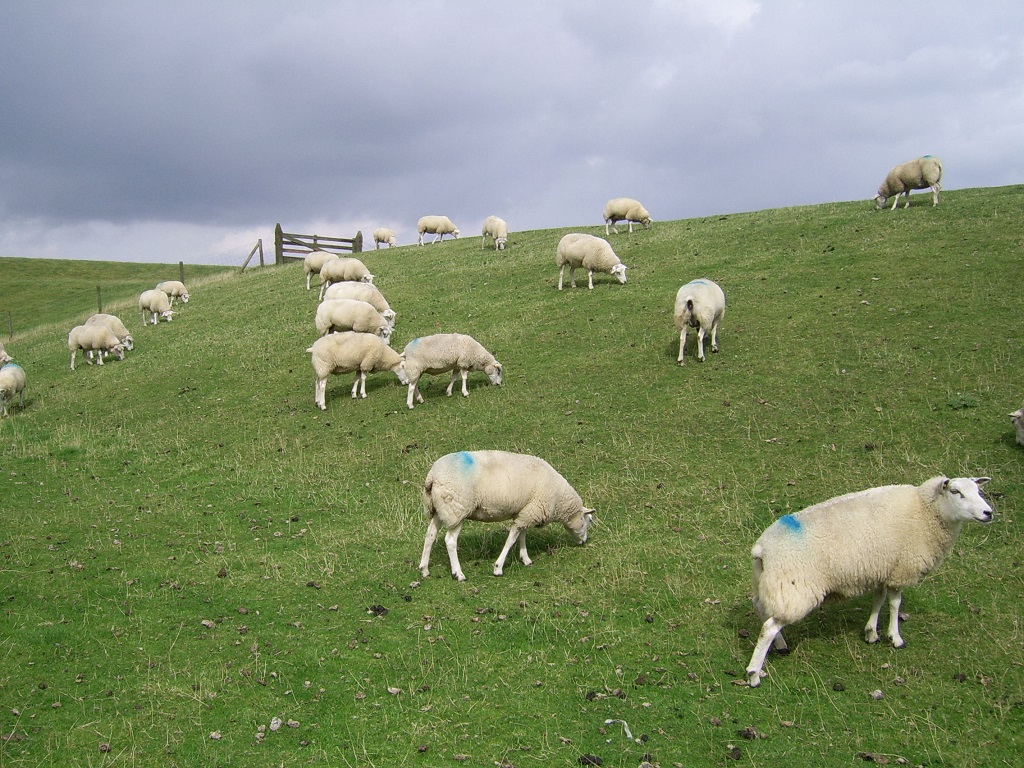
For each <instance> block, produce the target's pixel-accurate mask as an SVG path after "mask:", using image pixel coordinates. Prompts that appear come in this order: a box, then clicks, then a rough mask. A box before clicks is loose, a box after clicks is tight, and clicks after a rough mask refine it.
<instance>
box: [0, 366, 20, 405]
mask: <svg viewBox="0 0 1024 768" xmlns="http://www.w3.org/2000/svg"><path fill="white" fill-rule="evenodd" d="M19 393H20V394H21V407H22V409H24V408H25V369H24V368H22V367H21V366H20V365H18V364H17V363H10V362H9V363H6V364H4V365H3V366H0V410H2V411H3V415H4V418H7V404H8V403H10V402H13V401H14V396H15V395H17V394H19Z"/></svg>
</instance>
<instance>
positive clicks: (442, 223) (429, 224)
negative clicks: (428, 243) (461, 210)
mask: <svg viewBox="0 0 1024 768" xmlns="http://www.w3.org/2000/svg"><path fill="white" fill-rule="evenodd" d="M416 231H417V232H419V234H420V236H419V240H417V241H416V244H417V245H423V235H424V234H431V235H434V234H436V235H437V237H435V238H434V240H433V242H435V243H436V242H437V241H438V240H443V239H444V236H445V235H451V236H452V237H454V238H455V239H456V240H458V239H459V228H458V227H456V226H455V225H454V224H452V220H451V219H449V218H448V217H447V216H424V217H422V218H421V219H420V220H419V221H418V222H416Z"/></svg>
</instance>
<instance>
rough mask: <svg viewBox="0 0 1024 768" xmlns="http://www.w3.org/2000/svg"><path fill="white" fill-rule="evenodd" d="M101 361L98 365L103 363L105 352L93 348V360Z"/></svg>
mask: <svg viewBox="0 0 1024 768" xmlns="http://www.w3.org/2000/svg"><path fill="white" fill-rule="evenodd" d="M97 360H98V361H99V362H97V363H96V365H103V353H102V352H99V351H98V350H93V362H96V361H97Z"/></svg>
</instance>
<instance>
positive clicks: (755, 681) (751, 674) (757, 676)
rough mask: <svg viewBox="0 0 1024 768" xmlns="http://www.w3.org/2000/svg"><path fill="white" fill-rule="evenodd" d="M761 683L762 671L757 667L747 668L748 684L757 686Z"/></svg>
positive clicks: (753, 686) (752, 686)
mask: <svg viewBox="0 0 1024 768" xmlns="http://www.w3.org/2000/svg"><path fill="white" fill-rule="evenodd" d="M760 684H761V673H760V672H759V671H758V670H756V669H748V670H747V685H749V686H750V687H751V688H757V686H759V685H760Z"/></svg>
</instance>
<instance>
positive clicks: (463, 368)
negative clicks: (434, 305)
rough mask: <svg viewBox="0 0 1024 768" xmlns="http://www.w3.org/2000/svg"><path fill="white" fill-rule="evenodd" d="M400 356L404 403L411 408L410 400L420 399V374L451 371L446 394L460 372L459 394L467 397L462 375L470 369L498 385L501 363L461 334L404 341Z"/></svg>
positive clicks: (448, 393)
mask: <svg viewBox="0 0 1024 768" xmlns="http://www.w3.org/2000/svg"><path fill="white" fill-rule="evenodd" d="M402 355H403V357H405V373H406V376H408V377H409V394H408V396H407V397H406V401H405V404H406V406H407V407H408V408H410V409H411V408H412V407H413V399H415V400H416V401H417V402H420V403H422V402H423V396H422V395H421V394H420V390H419V387H418V384H419V381H420V377H421V376H422V375H423V374H424V373H446V372H448V371H451V372H452V380H451V381H450V382H449V383H448V389H447V390H445V394H447V395H448V397H451V396H452V389H453V388H454V387H455V380H456V379H457V378H458V376H459V374H460V373H461V374H462V395H463V397H469V390H468V389H467V388H466V377H467V376H468V375H469V372H470V371H483V372H484V373H486V374H487V378H489V379H490V380H491V383H492V384H497V385H500V384H501V372H502V368H501V363H499V362H498V361H497V360H495V359H494V355H492V354H491V353H490V352H488V351H487V350H486V349H484V346H483V344H481V343H480V342H479V341H477V340H476V339H474V338H473V337H472V336H467V335H465V334H463V333H436V334H434V335H433V336H422V337H420V338H417V339H413V340H412V341H410V342H409V343H408V344H406V346H405V349H404V350H402Z"/></svg>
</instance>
